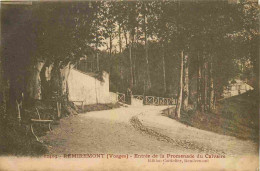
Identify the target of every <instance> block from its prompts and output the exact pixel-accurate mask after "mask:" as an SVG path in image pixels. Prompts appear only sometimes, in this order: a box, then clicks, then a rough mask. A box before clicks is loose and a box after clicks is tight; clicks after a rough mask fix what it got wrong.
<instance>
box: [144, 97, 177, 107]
mask: <svg viewBox="0 0 260 171" xmlns="http://www.w3.org/2000/svg"><path fill="white" fill-rule="evenodd" d="M144 103H145V105H176V99H174V98H164V97H155V96H145V101H144Z"/></svg>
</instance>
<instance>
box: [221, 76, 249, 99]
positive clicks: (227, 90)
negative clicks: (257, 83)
mask: <svg viewBox="0 0 260 171" xmlns="http://www.w3.org/2000/svg"><path fill="white" fill-rule="evenodd" d="M249 90H253V87H251V86H250V85H248V84H247V83H245V82H244V81H242V80H239V79H235V80H232V81H229V85H228V86H227V87H224V91H223V94H222V95H223V97H224V98H228V97H232V96H236V95H239V94H242V93H245V92H247V91H249Z"/></svg>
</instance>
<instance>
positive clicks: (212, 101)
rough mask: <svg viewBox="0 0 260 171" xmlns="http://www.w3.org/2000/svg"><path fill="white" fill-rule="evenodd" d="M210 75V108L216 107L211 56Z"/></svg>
mask: <svg viewBox="0 0 260 171" xmlns="http://www.w3.org/2000/svg"><path fill="white" fill-rule="evenodd" d="M209 76H210V89H209V91H210V92H209V96H210V97H209V110H210V111H211V110H213V109H215V103H214V97H215V95H214V80H213V61H212V56H211V61H210V69H209Z"/></svg>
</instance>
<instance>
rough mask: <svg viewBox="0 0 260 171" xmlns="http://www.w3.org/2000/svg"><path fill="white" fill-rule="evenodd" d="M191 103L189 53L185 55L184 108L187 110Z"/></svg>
mask: <svg viewBox="0 0 260 171" xmlns="http://www.w3.org/2000/svg"><path fill="white" fill-rule="evenodd" d="M188 105H189V65H188V55H185V57H184V86H183V109H184V110H185V111H186V110H187V109H188Z"/></svg>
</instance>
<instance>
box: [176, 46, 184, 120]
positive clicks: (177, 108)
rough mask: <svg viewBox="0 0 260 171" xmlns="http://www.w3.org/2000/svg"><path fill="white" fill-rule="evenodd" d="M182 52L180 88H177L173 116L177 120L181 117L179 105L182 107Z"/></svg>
mask: <svg viewBox="0 0 260 171" xmlns="http://www.w3.org/2000/svg"><path fill="white" fill-rule="evenodd" d="M182 78H183V51H182V52H181V70H180V86H179V97H178V102H177V106H176V110H175V114H176V116H177V117H178V118H180V117H181V105H182V89H183V80H182Z"/></svg>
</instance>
